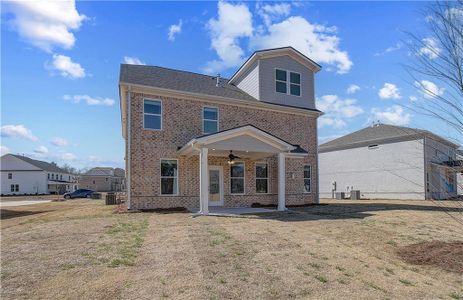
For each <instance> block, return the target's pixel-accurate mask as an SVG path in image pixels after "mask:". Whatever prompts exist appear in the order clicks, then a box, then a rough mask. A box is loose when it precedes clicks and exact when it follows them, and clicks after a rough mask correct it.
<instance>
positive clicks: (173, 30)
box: [167, 20, 183, 42]
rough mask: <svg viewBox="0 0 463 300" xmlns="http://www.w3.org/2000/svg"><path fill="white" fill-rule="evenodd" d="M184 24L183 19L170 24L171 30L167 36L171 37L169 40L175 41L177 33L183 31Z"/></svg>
mask: <svg viewBox="0 0 463 300" xmlns="http://www.w3.org/2000/svg"><path fill="white" fill-rule="evenodd" d="M182 25H183V22H182V20H179V21H178V23H177V24H172V25H170V27H169V31H168V33H167V38H168V39H169V41H171V42H173V41H175V35H177V34H179V33H181V32H182Z"/></svg>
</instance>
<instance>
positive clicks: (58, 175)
mask: <svg viewBox="0 0 463 300" xmlns="http://www.w3.org/2000/svg"><path fill="white" fill-rule="evenodd" d="M0 170H1V191H0V194H2V195H27V194H56V193H58V194H62V193H65V192H68V191H74V190H76V189H77V177H76V176H75V175H73V174H70V173H68V172H66V171H65V170H63V169H61V168H59V167H57V166H56V165H54V164H51V163H48V162H45V161H40V160H35V159H31V158H29V157H25V156H21V155H15V154H5V155H3V156H2V157H1V158H0Z"/></svg>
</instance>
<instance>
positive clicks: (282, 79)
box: [275, 69, 301, 96]
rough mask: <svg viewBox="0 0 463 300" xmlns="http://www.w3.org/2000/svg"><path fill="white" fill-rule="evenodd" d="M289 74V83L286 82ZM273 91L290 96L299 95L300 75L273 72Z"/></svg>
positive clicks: (278, 70)
mask: <svg viewBox="0 0 463 300" xmlns="http://www.w3.org/2000/svg"><path fill="white" fill-rule="evenodd" d="M288 73H289V81H288ZM275 91H277V92H278V93H282V94H288V91H289V94H290V95H292V96H300V95H301V74H299V73H296V72H289V71H285V70H280V69H276V70H275Z"/></svg>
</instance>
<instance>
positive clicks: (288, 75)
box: [274, 68, 302, 97]
mask: <svg viewBox="0 0 463 300" xmlns="http://www.w3.org/2000/svg"><path fill="white" fill-rule="evenodd" d="M276 70H280V71H285V72H286V93H281V92H278V91H277V90H276V82H277V81H278V82H284V81H281V80H277V71H276ZM291 73H294V74H299V84H297V83H293V84H296V85H299V92H300V93H299V95H292V94H291ZM274 74H275V93H278V94H283V95H288V96H293V97H302V75H301V73H299V72H295V71H291V70H287V69H282V68H275V72H274Z"/></svg>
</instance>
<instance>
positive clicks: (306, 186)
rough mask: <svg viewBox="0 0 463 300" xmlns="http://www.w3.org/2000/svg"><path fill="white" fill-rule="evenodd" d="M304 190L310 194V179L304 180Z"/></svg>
mask: <svg viewBox="0 0 463 300" xmlns="http://www.w3.org/2000/svg"><path fill="white" fill-rule="evenodd" d="M304 190H305V191H306V192H310V179H304Z"/></svg>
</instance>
